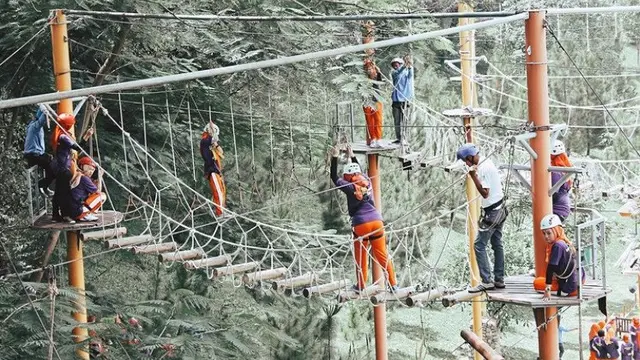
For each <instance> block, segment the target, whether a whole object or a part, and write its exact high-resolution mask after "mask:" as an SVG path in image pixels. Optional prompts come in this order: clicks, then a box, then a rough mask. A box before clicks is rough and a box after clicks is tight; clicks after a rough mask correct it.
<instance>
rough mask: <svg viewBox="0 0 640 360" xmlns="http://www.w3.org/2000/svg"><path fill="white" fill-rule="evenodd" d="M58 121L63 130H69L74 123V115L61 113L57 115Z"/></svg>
mask: <svg viewBox="0 0 640 360" xmlns="http://www.w3.org/2000/svg"><path fill="white" fill-rule="evenodd" d="M58 123H59V124H60V126H62V127H63V128H64V129H65V130H70V129H71V128H72V127H73V125H75V124H76V117H75V116H73V114H69V113H62V114H60V115H58Z"/></svg>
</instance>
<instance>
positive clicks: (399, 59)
mask: <svg viewBox="0 0 640 360" xmlns="http://www.w3.org/2000/svg"><path fill="white" fill-rule="evenodd" d="M396 62H397V63H398V64H400V65H403V64H404V60H402V59H401V58H399V57H397V58H394V59H393V60H391V64H393V63H396Z"/></svg>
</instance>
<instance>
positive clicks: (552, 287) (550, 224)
mask: <svg viewBox="0 0 640 360" xmlns="http://www.w3.org/2000/svg"><path fill="white" fill-rule="evenodd" d="M540 230H542V234H543V235H544V239H545V241H546V242H547V249H546V259H545V260H546V261H545V262H546V263H547V271H546V276H545V277H539V278H536V279H535V280H534V282H533V287H534V288H535V289H536V291H538V292H544V295H543V297H542V298H543V300H545V301H546V300H549V299H550V298H551V292H552V291H556V292H557V295H558V296H576V295H578V271H577V270H578V261H577V258H576V249H575V248H574V247H573V244H572V243H571V242H570V241H569V239H567V236H566V235H565V233H564V229H563V228H562V222H561V221H560V218H559V217H558V215H555V214H549V215H546V216H545V217H543V218H542V221H540ZM580 273H581V274H582V282H584V280H585V274H584V271H580Z"/></svg>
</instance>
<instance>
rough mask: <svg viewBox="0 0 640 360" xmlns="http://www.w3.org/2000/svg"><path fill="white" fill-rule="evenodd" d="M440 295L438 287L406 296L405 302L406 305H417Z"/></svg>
mask: <svg viewBox="0 0 640 360" xmlns="http://www.w3.org/2000/svg"><path fill="white" fill-rule="evenodd" d="M441 296H442V292H441V291H440V290H438V289H431V290H429V291H425V292H423V293H419V294H412V295H411V296H409V297H408V298H407V300H406V301H405V304H407V306H411V307H413V306H418V305H420V304H422V303H426V302H430V301H433V300H436V299H438V298H440V297H441Z"/></svg>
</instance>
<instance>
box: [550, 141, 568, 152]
mask: <svg viewBox="0 0 640 360" xmlns="http://www.w3.org/2000/svg"><path fill="white" fill-rule="evenodd" d="M564 153H565V148H564V143H563V142H562V141H560V140H556V141H554V142H553V144H552V145H551V155H560V154H564Z"/></svg>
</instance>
